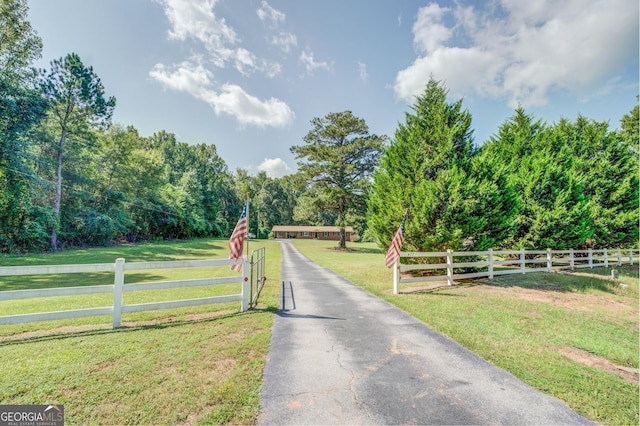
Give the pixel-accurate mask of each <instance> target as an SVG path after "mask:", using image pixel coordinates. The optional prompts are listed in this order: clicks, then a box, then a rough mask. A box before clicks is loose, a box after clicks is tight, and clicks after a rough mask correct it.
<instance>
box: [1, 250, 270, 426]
mask: <svg viewBox="0 0 640 426" xmlns="http://www.w3.org/2000/svg"><path fill="white" fill-rule="evenodd" d="M261 246H265V247H266V256H267V265H266V273H265V275H266V276H267V281H266V284H265V287H264V289H263V291H262V293H261V297H260V303H259V305H258V307H257V309H255V310H252V311H249V312H246V313H240V312H239V311H240V302H233V303H224V304H219V305H209V306H200V307H191V308H180V309H170V310H159V311H150V312H141V313H131V314H124V315H123V325H124V327H122V328H119V329H117V330H113V329H112V328H111V317H108V316H107V317H91V318H82V319H73V320H61V321H46V322H38V323H29V324H18V325H5V326H0V359H2V362H1V363H0V404H49V403H55V404H64V406H65V420H66V422H67V424H179V423H185V424H187V423H188V424H197V423H209V424H211V423H213V424H220V423H232V424H251V423H253V422H254V421H255V418H256V416H257V414H258V409H259V397H260V393H259V392H260V386H261V380H262V371H263V367H264V363H265V360H266V355H267V352H268V349H269V340H270V337H271V326H272V324H273V317H274V311H275V309H276V307H277V302H278V295H279V289H280V285H279V283H280V281H279V279H280V264H281V260H280V259H281V258H280V249H279V246H278V244H277V243H274V242H265V241H251V242H250V249H251V250H253V249H256V248H258V247H261ZM228 255H229V252H228V247H227V241H226V240H196V241H189V242H172V243H153V244H141V245H130V246H119V247H112V248H100V249H87V250H71V251H67V252H62V253H55V254H49V255H39V256H25V257H1V258H0V266H9V265H43V264H76V263H111V262H114V261H115V259H116V258H118V257H124V258H125V260H126V261H127V262H136V261H151V260H181V259H219V258H227V257H228ZM234 274H236V273H235V272H233V271H231V270H230V269H229V267H219V268H196V269H191V268H188V269H187V268H180V269H163V270H157V271H139V273H138V271H132V272H131V273H127V274H126V276H125V283H127V282H129V283H131V282H144V281H166V280H174V279H181V278H184V279H188V278H202V277H207V276H209V277H210V276H229V275H234ZM112 283H113V274H73V275H46V276H44V275H43V276H31V277H26V276H25V277H0V290H13V289H23V288H48V287H66V286H77V285H97V284H112ZM239 287H240V286H239V285H224V286H207V287H192V288H187V289H182V290H177V289H176V290H164V291H145V292H135V293H130V294H127V293H125V303H145V302H150V301H159V300H172V299H182V298H184V299H188V298H196V297H206V296H212V295H217V294H237V293H239V292H240V289H239ZM111 302H112V296H111V295H108V294H107V295H88V296H76V297H55V298H47V299H40V300H38V301H35V300H30V301H29V300H16V301H3V302H0V315H10V314H13V313H18V312H20V313H26V312H38V311H42V312H46V311H52V310H63V309H76V308H79V307H94V306H95V307H98V306H109V305H110V304H111Z"/></svg>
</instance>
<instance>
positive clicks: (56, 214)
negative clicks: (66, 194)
mask: <svg viewBox="0 0 640 426" xmlns="http://www.w3.org/2000/svg"><path fill="white" fill-rule="evenodd" d="M64 130H65V129H64V127H63V128H62V133H61V134H60V142H59V143H58V168H57V179H56V199H55V203H54V206H53V226H52V228H51V250H52V251H57V250H58V236H57V234H56V230H57V229H58V227H59V226H60V203H61V200H62V151H63V149H64V142H65V136H66V135H65V131H64Z"/></svg>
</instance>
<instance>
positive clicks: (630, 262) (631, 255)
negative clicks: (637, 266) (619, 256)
mask: <svg viewBox="0 0 640 426" xmlns="http://www.w3.org/2000/svg"><path fill="white" fill-rule="evenodd" d="M629 264H630V265H633V249H629Z"/></svg>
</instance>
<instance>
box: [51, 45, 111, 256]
mask: <svg viewBox="0 0 640 426" xmlns="http://www.w3.org/2000/svg"><path fill="white" fill-rule="evenodd" d="M42 91H43V93H44V95H45V97H46V98H47V99H48V100H49V102H50V117H51V120H52V122H53V123H54V125H55V126H56V129H57V131H58V132H59V136H58V146H57V169H56V196H55V202H54V203H55V205H54V209H53V216H54V225H53V226H52V229H51V249H52V250H57V249H58V239H57V229H58V227H59V226H60V203H61V199H62V160H63V154H64V148H65V143H66V141H67V138H69V137H72V136H74V133H76V134H81V133H82V132H83V131H85V130H86V129H87V128H90V127H100V126H102V125H108V124H109V123H110V121H111V115H112V114H113V109H114V107H115V104H116V100H115V98H114V97H109V98H106V97H105V94H104V87H103V86H102V82H101V81H100V79H99V78H98V76H97V75H96V74H95V73H94V72H93V67H91V66H90V67H86V66H85V65H84V64H83V63H82V61H81V60H80V57H79V56H78V55H77V54H75V53H70V54H68V55H67V56H65V57H64V58H60V59H56V60H54V61H53V62H52V63H51V70H50V71H49V72H48V73H47V72H46V71H43V72H42Z"/></svg>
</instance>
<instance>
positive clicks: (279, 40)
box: [271, 31, 298, 53]
mask: <svg viewBox="0 0 640 426" xmlns="http://www.w3.org/2000/svg"><path fill="white" fill-rule="evenodd" d="M271 44H273V45H275V46H278V47H279V48H280V49H281V50H282V51H283V52H285V53H289V51H291V47H295V46H297V45H298V39H297V38H296V36H295V34H291V33H287V32H284V31H281V32H280V33H278V34H277V35H274V36H272V37H271Z"/></svg>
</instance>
